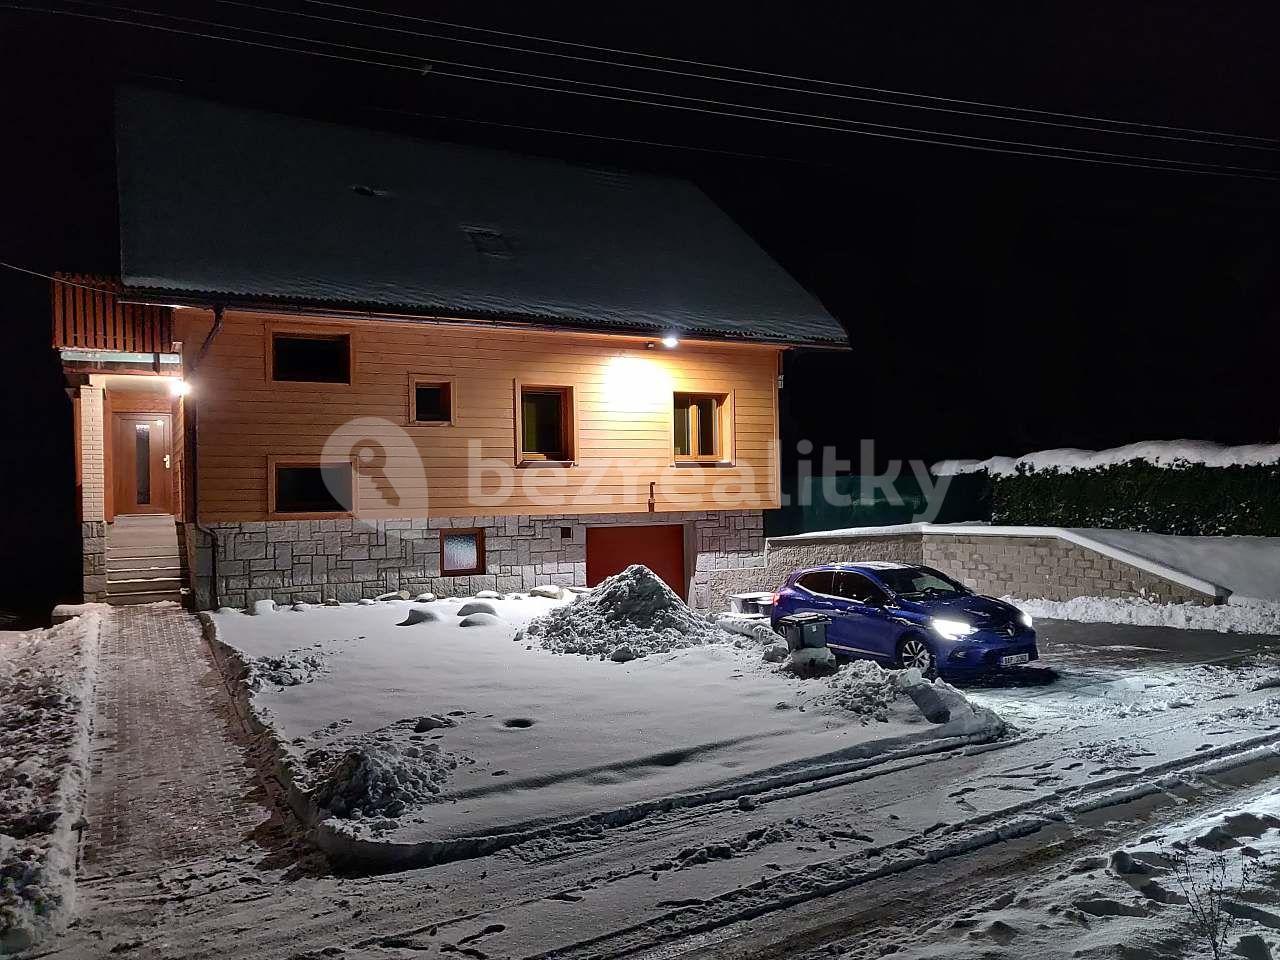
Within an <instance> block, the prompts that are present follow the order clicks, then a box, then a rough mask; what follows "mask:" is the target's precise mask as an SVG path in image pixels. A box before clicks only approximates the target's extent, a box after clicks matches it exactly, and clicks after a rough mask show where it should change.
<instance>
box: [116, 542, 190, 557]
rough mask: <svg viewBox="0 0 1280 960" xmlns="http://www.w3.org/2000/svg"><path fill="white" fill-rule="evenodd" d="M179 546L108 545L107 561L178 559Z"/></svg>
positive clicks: (160, 544) (161, 544)
mask: <svg viewBox="0 0 1280 960" xmlns="http://www.w3.org/2000/svg"><path fill="white" fill-rule="evenodd" d="M180 555H181V554H179V552H178V546H177V544H173V543H169V544H164V543H158V544H151V545H141V546H139V545H136V544H112V543H108V544H107V560H136V559H138V558H140V557H177V556H180Z"/></svg>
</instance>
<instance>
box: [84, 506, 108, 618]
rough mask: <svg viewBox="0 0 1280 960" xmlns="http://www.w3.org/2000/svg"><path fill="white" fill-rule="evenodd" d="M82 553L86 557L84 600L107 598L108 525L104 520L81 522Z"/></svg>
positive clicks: (87, 601)
mask: <svg viewBox="0 0 1280 960" xmlns="http://www.w3.org/2000/svg"><path fill="white" fill-rule="evenodd" d="M80 543H81V555H82V556H83V558H84V568H83V570H84V600H85V602H86V603H90V602H92V601H94V600H105V599H106V598H107V525H106V523H105V522H104V521H102V520H86V521H85V522H83V523H81V524H80Z"/></svg>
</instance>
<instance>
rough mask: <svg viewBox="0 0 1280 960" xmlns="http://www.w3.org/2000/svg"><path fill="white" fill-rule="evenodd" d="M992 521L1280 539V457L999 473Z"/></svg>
mask: <svg viewBox="0 0 1280 960" xmlns="http://www.w3.org/2000/svg"><path fill="white" fill-rule="evenodd" d="M992 522H993V523H1000V524H1011V525H1028V526H1053V527H1108V528H1111V529H1117V530H1141V531H1144V532H1148V533H1171V534H1179V535H1200V536H1222V535H1230V534H1252V535H1256V536H1268V537H1280V463H1272V464H1265V465H1261V466H1259V465H1252V466H1231V467H1207V466H1205V465H1204V464H1200V463H1197V464H1184V465H1179V466H1173V467H1157V466H1153V465H1152V464H1150V463H1147V462H1146V461H1145V460H1134V461H1130V462H1128V463H1122V464H1116V465H1114V466H1109V467H1098V468H1095V469H1091V470H1071V471H1060V470H1057V469H1053V468H1050V469H1045V470H1037V471H1034V472H1033V471H1030V470H1027V469H1025V468H1022V467H1020V468H1019V472H1018V473H1017V474H1015V475H1013V476H1007V477H993V478H992Z"/></svg>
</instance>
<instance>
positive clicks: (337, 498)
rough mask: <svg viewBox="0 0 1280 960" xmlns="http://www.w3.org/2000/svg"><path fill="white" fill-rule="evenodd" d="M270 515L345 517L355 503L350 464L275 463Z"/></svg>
mask: <svg viewBox="0 0 1280 960" xmlns="http://www.w3.org/2000/svg"><path fill="white" fill-rule="evenodd" d="M273 474H274V477H273V480H274V489H273V496H272V511H271V512H272V513H274V514H301V513H305V514H343V515H345V514H349V513H351V512H352V506H353V504H354V503H355V498H354V496H353V489H352V487H353V484H352V472H351V464H350V463H330V464H318V463H278V464H275V467H274V470H273Z"/></svg>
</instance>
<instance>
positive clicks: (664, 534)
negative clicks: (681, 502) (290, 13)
mask: <svg viewBox="0 0 1280 960" xmlns="http://www.w3.org/2000/svg"><path fill="white" fill-rule="evenodd" d="M633 563H643V564H644V565H645V566H646V567H648V568H649V569H650V570H652V571H653V572H654V573H656V574H657V575H658V576H659V577H661V578H662V581H663V583H665V584H666V585H667V586H668V587H670V588H671V589H672V590H674V591H675V592H676V593H678V594H679V595H680V598H681V599H682V600H687V599H688V597H687V596H686V595H685V594H686V591H687V590H688V586H689V585H688V581H687V580H686V579H685V567H684V527H683V526H681V525H680V524H678V523H663V524H652V525H646V526H639V525H637V526H619V527H588V528H587V586H589V587H594V586H595V585H596V584H598V583H599V582H600V581H601V580H603V579H604V578H605V577H611V576H613V575H614V574H615V573H620V572H621V571H623V570H625V569H626V568H627V567H629V566H631V564H633Z"/></svg>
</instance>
